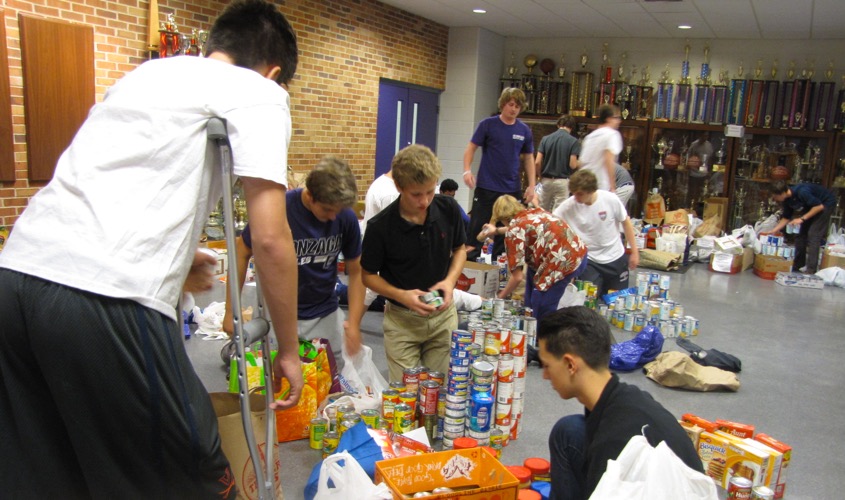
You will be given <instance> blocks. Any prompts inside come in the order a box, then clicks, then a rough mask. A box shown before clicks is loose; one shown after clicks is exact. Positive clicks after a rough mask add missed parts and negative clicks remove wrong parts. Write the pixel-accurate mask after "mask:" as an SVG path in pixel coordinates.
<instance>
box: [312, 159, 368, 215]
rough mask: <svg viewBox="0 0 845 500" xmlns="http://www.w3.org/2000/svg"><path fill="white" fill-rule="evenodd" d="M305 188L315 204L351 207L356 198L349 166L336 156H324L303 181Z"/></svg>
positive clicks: (356, 190) (356, 192)
mask: <svg viewBox="0 0 845 500" xmlns="http://www.w3.org/2000/svg"><path fill="white" fill-rule="evenodd" d="M305 187H306V188H307V189H308V192H310V193H311V197H312V198H314V201H316V202H317V203H325V204H326V205H341V206H344V207H351V206H352V205H354V204H355V201H356V200H357V198H358V188H357V186H356V184H355V175H353V174H352V170H351V169H350V168H349V164H348V163H346V161H344V160H343V159H341V158H338V157H336V156H326V157H324V158H323V159H321V160H320V162H319V163H317V166H316V167H314V169H313V170H311V172H309V173H308V177H307V178H306V179H305Z"/></svg>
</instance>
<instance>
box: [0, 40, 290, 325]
mask: <svg viewBox="0 0 845 500" xmlns="http://www.w3.org/2000/svg"><path fill="white" fill-rule="evenodd" d="M289 99H290V98H289V96H288V93H287V92H286V91H285V90H284V89H282V88H281V87H280V86H279V85H278V84H276V83H275V82H273V81H271V80H269V79H266V78H264V77H262V76H261V75H259V74H258V73H256V72H255V71H252V70H249V69H245V68H240V67H237V66H233V65H231V64H227V63H224V62H221V61H217V60H214V59H206V58H200V57H173V58H167V59H158V60H154V61H150V62H147V63H144V64H142V65H140V66H139V67H138V68H136V69H135V70H134V71H132V72H131V73H129V74H127V75H126V76H125V77H124V78H123V79H122V80H121V81H119V82H118V83H117V84H116V85H115V86H114V87H112V88H111V89H109V90H108V92H106V95H105V97H104V99H103V102H102V103H99V104H97V105H95V106H94V107H93V108H91V111H90V112H89V114H88V118H87V119H86V121H85V123H83V125H82V126H81V128H80V129H79V131H78V132H77V134H76V136H75V137H74V138H73V141H72V142H71V144H70V146H69V147H68V148H67V149H66V150H65V151H64V153H63V154H62V156H61V158H60V159H59V161H58V163H57V165H56V170H55V174H54V175H53V179H52V180H51V181H50V183H49V184H48V185H47V186H46V187H44V188H43V189H41V191H39V192H38V193H37V194H36V195H35V196H34V197H33V198H32V199H31V200H30V203H29V206H28V207H27V209H26V210H25V211H24V213H23V214H22V215H21V217H20V219H19V220H18V221H17V223H16V224H15V227H14V231H13V233H12V235H11V237H10V238H9V241H8V243H7V244H6V247H5V249H4V250H3V252H2V254H0V267H5V268H9V269H14V270H17V271H20V272H22V273H26V274H30V275H34V276H38V277H40V278H43V279H46V280H50V281H53V282H56V283H60V284H63V285H67V286H70V287H73V288H78V289H82V290H87V291H90V292H93V293H96V294H100V295H105V296H109V297H117V298H125V299H131V300H134V301H137V302H139V303H141V304H142V305H144V306H147V307H150V308H152V309H154V310H156V311H159V312H161V313H163V314H165V315H167V316H170V317H172V318H174V319H175V318H176V311H175V306H176V302H177V299H178V298H179V296H180V294H181V289H182V284H183V283H184V280H185V277H186V276H187V273H188V271H189V269H190V266H191V262H192V260H193V254H194V251H195V249H196V248H197V246H198V241H199V238H200V235H201V233H202V230H203V227H204V225H205V223H206V221H207V218H208V214H209V212H210V211H211V210H212V208H213V207H214V206H215V205H216V204H217V201H218V200H219V199H220V196H221V193H222V190H223V185H222V182H221V178H222V174H221V172H220V167H219V166H218V165H217V161H216V158H217V156H216V148H215V147H214V146H213V145H212V144H209V142H208V140H207V139H206V124H207V122H208V120H209V118H211V117H213V116H219V117H221V118H223V119H225V120H226V122H227V128H228V132H229V141H230V143H231V146H232V153H233V156H234V168H233V170H234V173H235V174H236V175H240V176H246V177H254V178H261V179H266V180H270V181H273V182H276V183H279V184H281V185H285V183H286V172H287V151H288V145H289V142H290V135H291V122H290V106H289Z"/></svg>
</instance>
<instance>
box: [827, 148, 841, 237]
mask: <svg viewBox="0 0 845 500" xmlns="http://www.w3.org/2000/svg"><path fill="white" fill-rule="evenodd" d="M832 163H833V164H832V165H831V168H830V169H829V171H830V173H829V175H828V177H827V179H828V182H827V184H826V185H827V186H829V187H830V190H831V191H833V193H834V194H835V195H836V209H835V210H834V211H833V216H831V218H830V222H831V223H832V224H836V227H842V224H843V223H845V132H843V131H839V132H837V133H836V140H835V147H834V153H833V162H832Z"/></svg>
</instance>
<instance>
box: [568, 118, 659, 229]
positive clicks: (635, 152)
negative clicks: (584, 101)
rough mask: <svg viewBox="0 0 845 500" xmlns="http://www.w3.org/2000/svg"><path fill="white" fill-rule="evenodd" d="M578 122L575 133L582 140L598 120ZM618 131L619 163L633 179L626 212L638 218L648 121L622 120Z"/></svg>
mask: <svg viewBox="0 0 845 500" xmlns="http://www.w3.org/2000/svg"><path fill="white" fill-rule="evenodd" d="M577 121H578V124H577V128H576V131H575V134H576V135H577V136H578V138H579V139H580V140H583V139H584V137H586V136H587V134H589V133H590V132H592V131H593V130H595V129H596V127H598V126H599V122H598V120H597V119H594V118H577ZM619 133H620V134H622V152H621V153H620V154H619V164H620V165H622V168H624V169H625V170H627V171H628V172H629V173H630V174H631V178H633V179H634V188H635V190H636V191H635V192H634V195H633V196H631V199H630V200H629V201H628V206H626V207H625V208H627V209H628V214H629V215H630V216H631V218H635V219H637V218H640V217H641V215H642V207H643V206H644V205H643V204H642V203H641V200H642V199H644V198H643V197H642V191H643V190H642V189H641V186H643V185H644V184H643V172H644V170H645V169H644V168H643V165H645V156H646V149H647V143H646V138H647V136H648V122H647V121H643V120H635V119H628V120H623V121H622V124H621V125H620V126H619Z"/></svg>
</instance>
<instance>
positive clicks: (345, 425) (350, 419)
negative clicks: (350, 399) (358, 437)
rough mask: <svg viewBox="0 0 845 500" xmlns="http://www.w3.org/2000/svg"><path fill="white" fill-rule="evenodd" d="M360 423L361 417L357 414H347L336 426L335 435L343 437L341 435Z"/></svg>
mask: <svg viewBox="0 0 845 500" xmlns="http://www.w3.org/2000/svg"><path fill="white" fill-rule="evenodd" d="M360 421H361V415H358V414H357V413H354V412H353V413H347V414H346V415H344V417H343V420H341V421H340V423H339V424H338V425H337V433H338V435H339V436H340V437H343V434H344V433H345V432H346V431H348V430H349V429H351V428H352V427H354V426H355V425H356V424H358V422H360Z"/></svg>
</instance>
